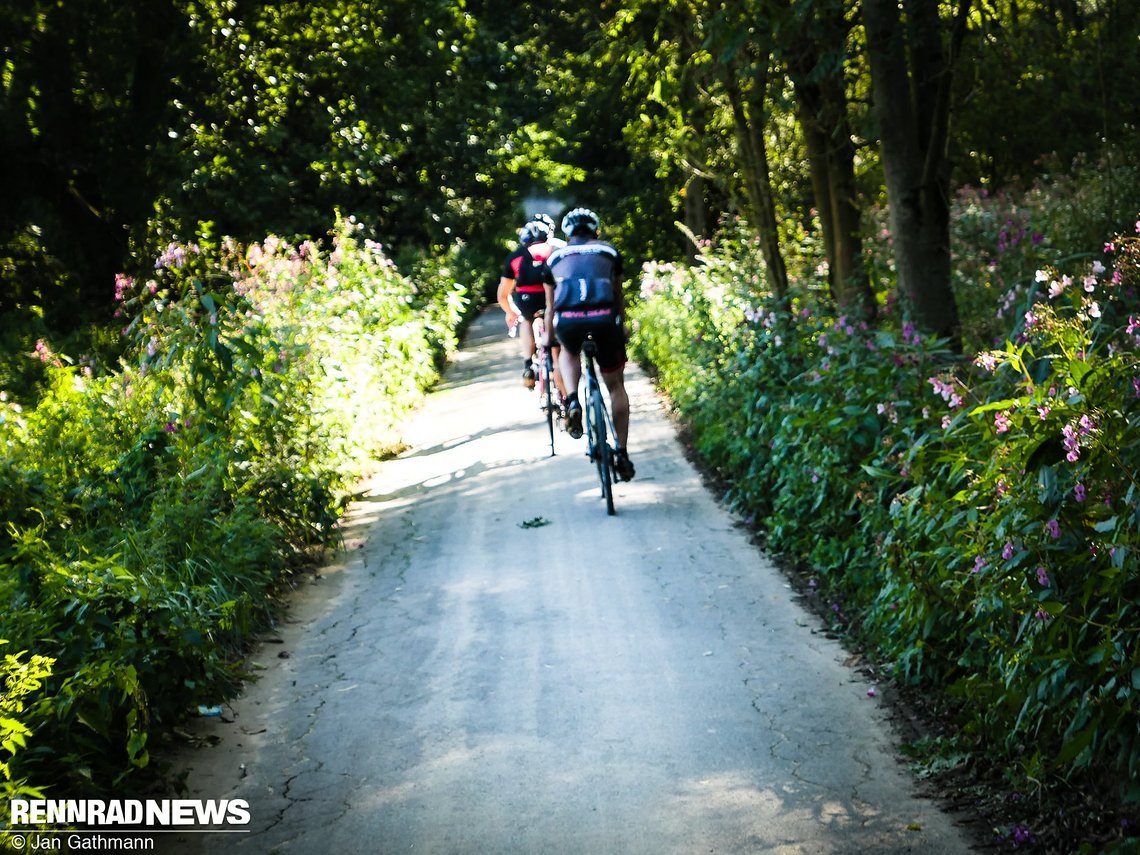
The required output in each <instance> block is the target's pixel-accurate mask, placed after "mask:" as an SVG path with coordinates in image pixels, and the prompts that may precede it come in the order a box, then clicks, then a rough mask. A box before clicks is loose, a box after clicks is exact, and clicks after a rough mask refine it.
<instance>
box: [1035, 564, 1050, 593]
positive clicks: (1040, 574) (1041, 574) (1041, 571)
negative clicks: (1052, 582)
mask: <svg viewBox="0 0 1140 855" xmlns="http://www.w3.org/2000/svg"><path fill="white" fill-rule="evenodd" d="M1037 584H1038V585H1040V586H1041V587H1042V588H1048V587H1049V574H1048V573H1047V572H1046V571H1045V568H1044V567H1038V568H1037Z"/></svg>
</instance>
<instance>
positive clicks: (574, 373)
mask: <svg viewBox="0 0 1140 855" xmlns="http://www.w3.org/2000/svg"><path fill="white" fill-rule="evenodd" d="M561 351H562V352H561V353H559V354H558V367H559V368H561V369H562V384H563V387H564V388H565V390H566V394H567V395H569V394H571V393H577V391H578V383H579V381H581V379H582V359H581V357H580V356H579V355H578V354H577V353H571V352H570V350H569V349H568V348H565V347H563V348H561Z"/></svg>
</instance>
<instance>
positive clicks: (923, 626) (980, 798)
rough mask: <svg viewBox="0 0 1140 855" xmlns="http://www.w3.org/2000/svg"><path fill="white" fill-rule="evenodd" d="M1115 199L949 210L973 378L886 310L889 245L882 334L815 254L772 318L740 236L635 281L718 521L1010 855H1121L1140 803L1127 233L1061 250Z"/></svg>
mask: <svg viewBox="0 0 1140 855" xmlns="http://www.w3.org/2000/svg"><path fill="white" fill-rule="evenodd" d="M1121 177H1124V178H1126V179H1127V181H1128V183H1129V185H1130V190H1129V192H1130V193H1131V194H1132V198H1140V181H1137V179H1138V178H1140V173H1136V172H1135V171H1134V170H1133V168H1132V167H1129V168H1128V170H1127V174H1124V173H1121V174H1120V175H1118V176H1117V178H1118V179H1119V178H1121ZM1102 180H1104V173H1103V172H1100V171H1094V172H1091V173H1088V174H1081V175H1078V176H1075V177H1074V178H1073V179H1065V180H1063V181H1060V182H1058V183H1057V184H1055V185H1053V186H1044V185H1038V186H1035V187H1033V188H1032V189H1031V190H1029V191H1028V192H1026V193H1024V194H1014V193H1007V194H1000V195H992V196H988V195H985V194H979V193H977V192H976V191H973V190H969V189H965V190H963V191H962V192H961V193H960V194H959V196H958V198H957V200H956V203H955V205H954V209H953V224H954V226H953V227H954V230H955V247H956V251H957V253H958V254H959V255H960V258H959V260H958V264H957V265H956V269H957V270H959V271H964V270H970V271H971V273H972V274H973V275H965V274H963V275H960V276H958V277H957V283H956V285H957V296H958V297H959V302H960V305H962V306H964V307H970V308H971V309H972V312H974V313H976V314H966V315H965V317H964V323H963V329H964V330H970V331H971V332H973V333H974V334H975V337H972V338H971V341H970V342H969V345H970V346H969V347H968V348H967V350H966V351H965V353H958V352H955V351H953V350H952V349H951V348H950V347H949V346H948V342H947V341H946V340H944V339H938V338H935V337H932V336H930V335H928V334H923V333H922V332H921V331H919V330H918V329H917V328H916V327H915V326H914V325H913V324H912V323H910V322H909V321H908V320H907V319H906V318H905V316H903V315H902V314H901V313H900V312H899V311H898V305H897V303H895V302H894V301H893V300H892V297H891V294H892V289H891V287H890V286H891V284H892V283H891V279H890V273H889V270H890V263H889V249H888V246H889V240H890V234H889V231H888V230H887V229H886V228H883V229H881V230H879V231H878V238H877V239H876V240H872V241H868V254H869V255H870V256H872V257H873V259H874V260H873V265H874V268H875V269H878V270H880V271H882V278H881V279H878V280H877V281H876V283H875V284H876V293H877V295H878V297H879V312H878V322H877V323H876V324H875V325H874V326H871V325H869V324H867V323H866V322H864V321H860V320H858V319H856V318H852V317H849V316H844V315H838V316H836V315H834V314H833V313H831V312H829V311H828V305H827V304H828V300H827V291H826V283H825V282H824V281H822V277H821V275H820V269H821V264H822V263H823V262H822V260H821V259H820V258H819V257H818V255H817V254H813V253H811V252H810V249H811V247H810V245H806V246H805V249H807V250H808V252H806V253H805V254H803V255H802V256H800V257H798V258H796V264H795V265H794V267H793V270H794V273H793V275H792V276H791V277H790V283H791V285H790V289H789V293H788V298H787V299H786V300H776V299H771V298H770V299H767V300H763V299H757V289H756V288H755V286H754V283H750V282H749V275H748V273H747V272H748V271H757V270H759V269H760V267H761V261H760V259H759V258H758V254H759V250H758V248H757V246H756V242H755V240H754V239H752V238H751V236H750V235H748V233H747V232H741V230H740V229H739V228H737V227H735V226H734V224H732V223H728V224H726V226H725V228H724V229H723V230H722V231H721V232H720V233H719V234H718V236H717V238H716V239H714V240H713V241H712V242H710V243H708V244H707V245H703V246H702V247H701V255H700V258H699V259H698V262H699V263H698V264H696V265H694V266H684V265H673V264H651V265H647V267H646V269H645V270H644V271H643V274H642V277H641V282H640V297H641V299H640V301H639V302H638V303H637V305H636V308H635V309H634V310H633V311H632V312H631V315H632V318H633V322H634V326H635V330H636V331H635V335H634V340H633V346H634V351H635V353H636V354H637V357H638V359H640V360H641V361H642V362H643V363H644V364H646V365H649V366H651V367H652V369H653V370H654V372H655V374H656V378H657V382H658V384H659V385H660V387H661V388H662V389H663V390H664V391H665V392H666V393H667V394H668V395H669V397H670V399H671V400H672V402H673V405H674V406H675V407H676V409H677V411H678V412H679V414H680V416H681V417H682V419H683V420H684V422H685V424H686V425H687V427H688V429H689V431H690V433H691V440H692V443H693V446H694V449H695V450H696V452H697V453H698V454H699V455H700V457H701V458H702V460H703V461H704V462H705V463H706V464H707V465H708V466H710V467H711V468H712V469H713V470H714V471H715V473H716V475H717V476H718V480H719V482H720V484H721V485H722V487H723V489H724V499H725V501H726V502H727V503H728V504H729V505H730V506H731V507H733V508H734V509H736V510H737V511H738V512H739V513H740V514H741V515H742V516H743V517H744V518H745V519H746V520H747V521H748V522H749V523H750V524H751V525H752V526H753V527H754V528H755V530H756V531H757V532H758V533H759V535H760V537H761V538H762V540H763V542H764V544H765V546H766V548H767V549H768V550H769V551H771V552H772V553H773V554H775V555H778V556H781V557H783V558H784V559H785V560H786V561H787V562H788V566H789V568H790V569H791V571H792V572H793V573H794V574H795V575H797V576H798V577H800V581H801V586H800V588H801V590H802V591H803V592H804V593H805V595H806V596H807V597H808V599H809V600H810V601H811V602H812V603H813V604H814V605H815V606H816V607H817V608H818V609H819V610H820V611H821V612H822V614H823V615H824V616H825V619H826V620H827V622H828V623H829V624H830V625H831V627H832V628H833V629H835V630H836V631H837V632H840V633H842V634H843V635H845V636H846V637H847V638H848V639H849V640H850V641H851V642H852V643H854V644H857V645H858V646H859V647H860V649H861V651H862V652H863V653H864V655H865V656H866V657H867V659H868V661H869V662H871V663H873V666H872V669H871V670H872V672H873V673H874V674H875V675H876V677H877V678H878V679H880V680H881V681H882V682H883V683H884V684H890V685H893V686H895V687H896V688H900V689H901V690H902V691H903V693H904V695H906V696H908V697H909V698H910V700H911V706H912V708H918V707H921V708H923V709H924V712H925V713H926V714H927V715H930V716H931V726H930V728H929V730H928V731H927V732H926V733H925V734H924V735H923V736H922V737H921V738H920V739H918V740H917V741H916V742H915V743H914V744H912V745H910V746H909V750H910V751H911V753H912V755H913V757H914V759H915V762H916V764H917V767H918V768H919V769H920V770H922V772H923V774H924V776H931V777H933V778H935V779H936V780H940V781H942V782H943V785H944V786H945V787H947V789H948V790H949V789H951V788H954V789H956V790H957V791H958V793H957V794H958V799H957V800H958V801H959V802H960V803H961V800H962V797H963V794H965V800H966V801H965V803H967V804H971V805H973V806H975V807H979V808H981V809H982V810H983V811H984V812H985V813H987V814H988V815H990V816H991V817H992V823H993V826H994V828H995V830H996V831H997V833H998V834H999V836H1000V837H1002V838H1004V840H1005V842H1007V843H1009V844H1010V845H1012V844H1014V843H1017V844H1018V845H1019V846H1021V847H1023V848H1024V847H1026V846H1028V845H1030V844H1031V843H1033V842H1035V841H1037V839H1038V838H1041V840H1042V841H1045V840H1048V841H1051V845H1057V843H1058V842H1061V845H1062V846H1063V847H1065V848H1066V851H1074V850H1075V849H1076V848H1077V846H1078V845H1079V844H1080V843H1081V842H1082V841H1090V840H1097V841H1099V842H1100V843H1108V842H1111V841H1119V840H1121V839H1124V838H1126V837H1127V836H1128V832H1129V829H1130V824H1131V822H1132V821H1133V820H1134V819H1135V816H1136V813H1135V804H1136V801H1137V800H1138V799H1140V790H1138V789H1137V785H1136V783H1135V781H1136V774H1137V769H1138V767H1140V733H1138V730H1137V725H1136V721H1137V719H1136V698H1137V697H1138V696H1140V650H1138V649H1137V645H1136V643H1135V642H1136V637H1137V632H1138V628H1137V626H1136V623H1137V612H1136V608H1137V607H1136V602H1137V594H1138V593H1140V591H1138V588H1137V584H1138V583H1137V579H1136V571H1135V561H1136V555H1137V550H1138V549H1140V484H1137V480H1136V477H1137V472H1138V471H1140V214H1138V215H1137V217H1136V221H1135V223H1134V225H1133V228H1132V229H1130V230H1129V232H1128V233H1125V234H1116V235H1112V234H1110V235H1106V236H1105V238H1104V239H1103V240H1101V241H1099V242H1098V243H1097V244H1096V245H1095V246H1089V247H1071V246H1068V245H1066V244H1065V243H1064V242H1063V239H1062V242H1060V243H1058V242H1057V241H1056V240H1055V239H1054V238H1053V236H1054V235H1064V233H1065V230H1064V226H1065V225H1066V224H1065V223H1064V218H1065V216H1066V213H1065V211H1066V210H1067V209H1068V206H1069V205H1070V204H1071V201H1070V196H1069V194H1070V193H1071V192H1073V191H1074V190H1075V188H1076V187H1085V186H1087V185H1088V184H1095V183H1096V182H1098V181H1102ZM753 275H755V274H753ZM938 720H940V721H941V725H940V726H935V725H934V722H935V721H938ZM1098 846H1099V843H1098V844H1092V843H1090V844H1089V845H1088V851H1100V850H1099V848H1098ZM1067 847H1072V848H1067Z"/></svg>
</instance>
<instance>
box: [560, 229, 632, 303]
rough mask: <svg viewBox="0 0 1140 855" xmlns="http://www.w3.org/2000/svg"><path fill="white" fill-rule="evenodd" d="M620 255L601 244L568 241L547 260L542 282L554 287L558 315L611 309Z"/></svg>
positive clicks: (576, 240) (619, 268) (603, 242)
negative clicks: (595, 309) (569, 311)
mask: <svg viewBox="0 0 1140 855" xmlns="http://www.w3.org/2000/svg"><path fill="white" fill-rule="evenodd" d="M621 267H622V259H621V253H620V252H618V251H617V249H615V248H614V247H613V245H611V244H608V243H606V242H605V241H600V240H591V239H586V238H580V237H579V238H571V240H570V243H568V244H566V246H563V247H559V248H558V249H556V250H554V251H553V252H552V253H550V257H549V258H547V259H546V269H545V271H544V279H545V281H546V282H548V283H550V284H551V285H553V286H554V308H555V309H556V310H557V311H563V310H577V309H589V308H599V307H604V306H612V305H613V304H614V303H615V301H616V299H617V294H616V292H615V291H614V283H615V282H617V281H618V279H619V278H620V276H621Z"/></svg>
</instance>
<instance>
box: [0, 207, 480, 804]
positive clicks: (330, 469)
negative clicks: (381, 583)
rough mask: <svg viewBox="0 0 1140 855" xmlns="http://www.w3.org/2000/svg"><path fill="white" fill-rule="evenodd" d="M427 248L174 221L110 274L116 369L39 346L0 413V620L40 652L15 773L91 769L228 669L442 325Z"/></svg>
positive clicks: (315, 537) (214, 687)
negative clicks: (29, 734)
mask: <svg viewBox="0 0 1140 855" xmlns="http://www.w3.org/2000/svg"><path fill="white" fill-rule="evenodd" d="M444 272H445V271H444V270H443V269H440V270H437V271H436V274H437V275H438V278H437V279H436V280H435V281H424V282H423V284H422V285H421V284H418V283H415V282H413V281H411V280H409V279H407V278H405V277H403V276H402V275H400V274H399V273H398V272H397V271H396V269H395V266H394V265H393V264H392V262H391V261H390V260H389V259H388V258H387V257H386V256H385V255H384V254H383V252H382V251H381V249H380V247H379V245H378V244H375V243H373V242H372V241H370V240H367V239H364V238H363V237H362V236H361V235H360V227H359V225H358V224H356V223H354V222H352V221H351V220H340V221H338V223H337V226H336V229H335V230H334V233H333V240H332V249H331V250H329V251H327V252H326V251H322V250H320V249H319V248H318V247H317V246H316V245H315V244H312V243H305V244H301V245H298V246H295V245H291V244H288V243H285V242H284V241H281V240H280V239H277V238H268V239H266V240H265V241H263V242H262V243H260V244H254V245H251V246H248V247H241V246H239V245H238V244H236V243H234V242H232V241H228V240H227V241H223V242H221V243H220V244H218V245H214V246H211V245H209V244H207V243H202V244H191V245H181V244H171V245H170V246H168V247H167V248H166V250H165V251H164V252H163V254H162V255H161V256H160V257H159V258H158V260H157V262H156V264H155V267H154V275H153V277H152V278H150V279H148V280H145V281H136V280H133V279H131V278H130V277H126V276H120V277H119V279H118V282H117V297H118V302H119V306H120V313H121V315H122V318H123V321H124V322H125V327H124V335H125V337H126V338H127V339H128V341H129V342H130V344H129V345H128V349H127V356H126V357H125V358H124V360H123V362H122V364H121V365H120V367H119V369H118V370H117V371H114V372H107V373H99V372H96V371H94V370H92V369H91V368H90V367H86V368H76V367H72V366H66V365H64V364H63V361H62V360H59V359H58V358H56V357H54V355H52V354H51V352H50V350H48V349H47V348H46V346H45V349H44V351H43V353H42V354H41V358H42V359H43V360H44V361H45V364H44V370H45V372H46V373H47V376H48V378H49V386H48V389H47V391H46V393H45V394H44V395H43V396H42V397H41V399H40V400H39V402H38V404H37V405H36V406H35V407H34V408H30V409H28V410H24V409H23V408H22V407H20V405H19V404H17V403H15V402H12V401H9V402H8V403H7V405H6V408H5V410H4V411H3V413H2V418H0V442H2V443H3V446H4V451H5V454H4V459H5V464H4V468H3V470H2V472H0V477H2V478H3V486H4V489H3V490H0V496H2V499H0V508H2V514H3V517H4V519H6V520H7V521H8V527H7V529H6V531H5V533H4V536H3V538H2V539H0V594H2V596H3V597H4V599H5V601H6V602H9V603H11V608H10V609H9V610H7V611H6V613H5V614H4V616H3V617H2V618H0V627H2V634H3V636H4V637H6V638H9V639H10V640H11V641H12V643H13V644H15V645H17V646H18V647H19V648H26V649H34V650H36V651H37V653H38V654H39V655H42V656H48V657H50V658H52V659H54V660H55V666H54V668H53V671H52V674H51V676H50V678H48V679H47V680H46V682H45V685H44V690H43V691H42V693H40V695H39V696H38V697H37V700H36V702H35V703H34V704H33V705H31V706H30V707H29V708H28V710H27V712H26V721H27V722H28V724H27V726H28V727H30V729H31V730H33V731H34V733H35V738H34V740H29V742H28V746H27V749H26V750H24V751H23V752H21V754H20V755H19V756H18V757H17V758H15V760H14V761H13V764H14V765H13V768H14V769H16V770H17V771H19V773H20V774H21V775H24V776H26V777H28V778H29V779H31V780H33V781H35V782H36V783H37V785H39V786H44V785H48V784H51V783H62V782H65V781H66V782H68V783H70V784H71V785H72V786H80V787H81V786H82V785H83V784H86V785H87V786H91V787H93V788H95V789H98V788H99V787H100V786H102V787H106V785H108V784H110V783H113V782H115V781H118V780H120V779H122V778H124V777H126V776H127V775H128V774H129V773H130V771H131V770H132V769H138V768H144V767H146V766H147V765H148V763H149V759H150V758H149V747H150V743H151V737H152V735H153V734H154V733H156V732H158V731H160V730H161V729H162V728H163V727H166V726H169V725H170V724H171V723H173V722H175V721H177V720H178V719H179V718H180V717H181V716H182V715H184V714H185V711H186V710H187V709H188V708H191V707H192V706H193V705H195V704H197V703H210V704H213V703H216V702H217V701H218V700H219V699H223V698H226V697H229V696H230V695H231V694H232V693H233V692H234V691H235V690H236V687H237V686H238V684H239V682H240V681H241V679H243V677H244V676H245V674H244V673H243V671H242V668H241V665H240V653H241V651H242V648H243V645H244V644H245V643H246V641H247V639H248V638H249V636H250V634H251V632H253V631H254V630H255V629H256V628H257V627H259V626H263V625H265V624H266V622H267V621H268V620H269V619H270V611H271V609H272V599H271V598H272V595H273V593H274V592H275V591H276V590H277V589H279V588H280V586H281V585H282V583H283V581H284V579H285V578H286V577H285V574H286V572H287V571H288V569H289V568H290V567H291V566H294V565H295V564H296V563H297V562H298V561H299V560H304V559H305V557H306V556H307V555H309V554H310V552H311V551H312V550H313V549H315V548H320V547H323V546H328V545H332V544H334V543H335V542H336V539H337V534H338V533H337V520H338V518H339V514H340V511H341V508H342V504H343V501H344V498H345V494H346V490H347V488H348V485H349V484H351V483H352V480H353V479H354V478H355V477H357V476H358V475H359V474H360V473H361V472H362V471H363V470H364V468H365V467H367V466H368V465H369V461H371V460H374V459H375V458H376V456H377V455H380V454H382V453H383V452H384V450H385V449H386V448H389V447H391V446H392V444H393V443H394V442H395V441H396V439H395V438H396V429H397V426H398V423H399V420H400V418H401V417H402V415H403V414H404V413H406V412H407V409H408V408H409V407H410V406H411V405H412V404H413V403H414V402H415V401H416V400H417V399H418V396H419V394H420V392H421V390H422V389H423V388H424V387H425V386H426V385H427V384H428V383H430V382H431V381H432V380H433V379H434V378H435V376H436V374H435V367H434V366H435V365H436V364H438V357H439V355H441V354H445V353H446V352H447V351H448V350H450V349H451V348H452V347H454V344H455V329H456V328H457V326H458V324H459V322H460V318H461V313H462V309H463V307H464V299H463V289H462V286H460V285H459V284H458V283H456V282H455V281H454V280H453V279H446V278H444ZM57 363H58V364H57ZM362 380H363V383H362V382H361V381H362ZM69 792H72V790H69Z"/></svg>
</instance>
